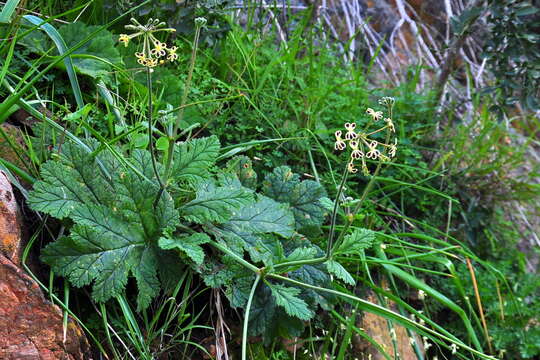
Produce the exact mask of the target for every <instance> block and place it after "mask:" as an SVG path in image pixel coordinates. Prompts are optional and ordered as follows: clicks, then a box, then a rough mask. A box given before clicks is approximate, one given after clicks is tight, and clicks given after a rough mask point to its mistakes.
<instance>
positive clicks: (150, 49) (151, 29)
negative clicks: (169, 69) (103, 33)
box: [118, 18, 178, 68]
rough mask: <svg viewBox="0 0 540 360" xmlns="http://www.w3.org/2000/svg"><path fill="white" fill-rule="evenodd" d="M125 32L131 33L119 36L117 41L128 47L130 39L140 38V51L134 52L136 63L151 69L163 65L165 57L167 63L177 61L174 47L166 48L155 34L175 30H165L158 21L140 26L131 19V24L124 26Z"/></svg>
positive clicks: (151, 21) (163, 24) (154, 20)
mask: <svg viewBox="0 0 540 360" xmlns="http://www.w3.org/2000/svg"><path fill="white" fill-rule="evenodd" d="M126 29H127V30H131V31H133V33H132V34H131V35H127V34H120V36H119V38H118V41H120V42H121V43H123V44H124V46H126V47H127V46H128V43H129V41H130V40H131V39H134V38H137V37H142V51H139V52H136V53H135V57H136V58H137V62H138V63H139V64H140V65H142V66H146V67H148V68H153V67H155V66H157V65H159V64H164V63H165V57H166V60H168V61H175V60H176V59H178V55H177V54H176V46H173V47H170V48H169V47H167V44H166V43H163V42H161V41H160V40H159V39H157V38H156V36H155V34H156V33H157V32H163V31H164V32H174V31H176V30H175V29H172V28H166V27H165V23H164V22H162V21H159V20H158V19H150V20H148V22H147V23H146V25H142V24H141V23H140V22H138V21H137V20H136V19H133V18H132V19H131V24H130V25H126Z"/></svg>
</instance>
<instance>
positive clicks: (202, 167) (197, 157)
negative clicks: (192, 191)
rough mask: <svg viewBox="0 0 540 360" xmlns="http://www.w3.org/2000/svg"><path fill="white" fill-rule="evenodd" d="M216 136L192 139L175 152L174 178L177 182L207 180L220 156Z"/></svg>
mask: <svg viewBox="0 0 540 360" xmlns="http://www.w3.org/2000/svg"><path fill="white" fill-rule="evenodd" d="M219 148H220V146H219V140H218V138H217V137H216V136H210V137H207V138H200V139H192V140H189V141H187V142H184V143H181V144H180V145H178V146H177V147H176V148H175V150H174V158H175V160H174V166H173V176H174V178H175V179H176V180H177V181H190V182H197V181H203V180H205V179H207V178H208V177H209V175H210V172H209V170H210V168H211V167H212V166H213V165H214V163H215V161H216V159H217V157H218V155H219Z"/></svg>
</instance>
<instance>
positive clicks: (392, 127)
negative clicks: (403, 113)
mask: <svg viewBox="0 0 540 360" xmlns="http://www.w3.org/2000/svg"><path fill="white" fill-rule="evenodd" d="M384 121H386V126H388V128H389V129H390V131H391V132H394V133H395V132H396V128H395V127H394V123H393V122H392V119H389V118H386V119H384Z"/></svg>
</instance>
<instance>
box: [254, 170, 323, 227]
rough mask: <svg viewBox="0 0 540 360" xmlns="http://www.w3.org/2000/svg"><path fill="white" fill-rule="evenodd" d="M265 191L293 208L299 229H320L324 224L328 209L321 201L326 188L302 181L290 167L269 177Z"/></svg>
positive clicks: (264, 187)
mask: <svg viewBox="0 0 540 360" xmlns="http://www.w3.org/2000/svg"><path fill="white" fill-rule="evenodd" d="M263 191H264V193H265V195H267V196H269V197H271V198H272V199H274V200H276V201H278V202H282V203H288V204H289V205H290V206H291V207H292V211H293V213H294V218H295V220H296V227H297V228H298V229H304V228H307V227H320V226H321V225H322V223H323V222H324V218H325V215H326V209H325V207H324V205H323V204H324V203H321V201H320V200H321V198H324V197H325V196H326V192H325V190H324V188H323V187H322V186H321V185H320V184H319V183H317V182H315V181H312V180H304V181H300V180H299V176H298V175H296V174H293V173H292V172H291V169H290V168H289V167H287V166H281V167H279V168H276V169H275V170H274V172H273V173H272V174H269V175H267V176H266V179H265V181H264V184H263Z"/></svg>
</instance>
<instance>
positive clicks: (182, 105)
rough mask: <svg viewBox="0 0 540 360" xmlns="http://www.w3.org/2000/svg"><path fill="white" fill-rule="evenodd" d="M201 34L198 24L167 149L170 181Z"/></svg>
mask: <svg viewBox="0 0 540 360" xmlns="http://www.w3.org/2000/svg"><path fill="white" fill-rule="evenodd" d="M200 34H201V27H200V26H197V28H196V29H195V38H194V39H193V49H192V51H191V59H190V63H189V71H188V76H187V79H186V83H185V84H184V92H183V93H182V100H181V102H180V108H179V109H178V116H177V117H176V122H175V124H174V127H173V130H172V134H169V148H168V151H167V163H166V165H165V178H166V181H167V182H168V179H169V175H170V170H171V165H172V163H173V159H174V144H175V142H176V140H177V139H176V137H177V136H178V129H179V128H180V122H181V121H182V119H183V118H184V109H185V105H186V102H187V98H188V95H189V91H190V89H191V80H192V78H193V70H194V69H195V60H197V49H198V48H199V37H200Z"/></svg>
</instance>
